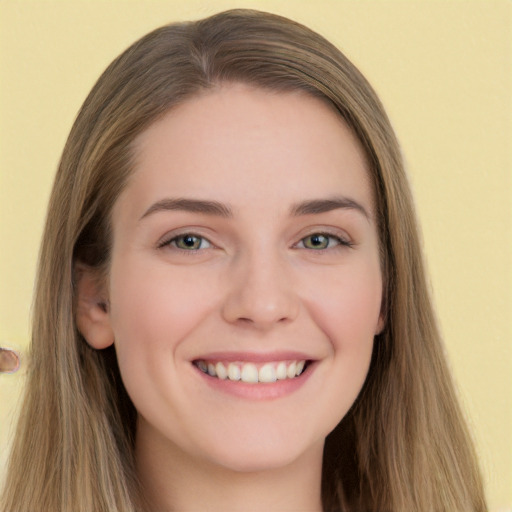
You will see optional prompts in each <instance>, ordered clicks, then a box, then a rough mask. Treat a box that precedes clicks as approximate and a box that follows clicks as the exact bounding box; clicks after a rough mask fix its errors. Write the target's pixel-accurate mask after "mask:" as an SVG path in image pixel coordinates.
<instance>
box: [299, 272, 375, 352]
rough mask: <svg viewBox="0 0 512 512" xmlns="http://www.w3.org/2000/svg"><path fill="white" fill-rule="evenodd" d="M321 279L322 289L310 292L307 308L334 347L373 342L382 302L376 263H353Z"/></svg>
mask: <svg viewBox="0 0 512 512" xmlns="http://www.w3.org/2000/svg"><path fill="white" fill-rule="evenodd" d="M323 282H325V283H326V286H324V287H323V288H322V289H321V290H320V289H318V288H316V289H315V290H314V291H311V292H310V293H309V297H310V298H309V310H310V312H311V314H312V315H313V316H314V318H315V322H316V324H317V325H318V326H319V327H320V328H321V329H322V330H323V331H324V332H325V334H326V335H327V336H328V338H329V339H330V340H331V343H332V348H333V350H337V349H343V350H345V351H350V350H354V351H357V350H359V349H362V348H363V347H364V346H368V345H369V344H370V345H372V344H373V337H374V336H375V334H376V333H377V330H378V325H379V318H380V311H381V302H382V277H381V273H380V268H379V266H378V263H377V264H372V265H360V266H352V267H350V268H347V269H346V271H342V272H339V273H337V274H336V275H334V276H333V275H331V276H330V279H329V280H327V279H326V280H324V281H323Z"/></svg>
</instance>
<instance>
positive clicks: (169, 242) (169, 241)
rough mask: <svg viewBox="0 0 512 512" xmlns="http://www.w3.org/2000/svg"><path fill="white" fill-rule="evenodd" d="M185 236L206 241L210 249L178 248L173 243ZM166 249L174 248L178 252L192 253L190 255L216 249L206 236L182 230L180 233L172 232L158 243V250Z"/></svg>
mask: <svg viewBox="0 0 512 512" xmlns="http://www.w3.org/2000/svg"><path fill="white" fill-rule="evenodd" d="M184 236H191V237H194V238H199V239H201V240H204V241H206V242H207V243H208V247H204V248H198V249H182V248H181V247H178V246H177V245H176V244H173V242H175V240H176V239H178V238H180V237H184ZM165 247H172V248H173V249H175V250H177V251H183V252H190V253H193V252H199V251H204V250H206V249H211V248H213V247H215V245H214V243H213V242H212V241H211V240H210V239H209V238H207V237H206V236H204V235H201V234H199V233H197V232H195V231H193V230H190V229H188V230H186V229H185V230H180V231H179V232H172V233H168V234H166V235H164V236H163V237H162V238H161V239H160V240H159V241H158V242H157V248H158V249H163V248H165Z"/></svg>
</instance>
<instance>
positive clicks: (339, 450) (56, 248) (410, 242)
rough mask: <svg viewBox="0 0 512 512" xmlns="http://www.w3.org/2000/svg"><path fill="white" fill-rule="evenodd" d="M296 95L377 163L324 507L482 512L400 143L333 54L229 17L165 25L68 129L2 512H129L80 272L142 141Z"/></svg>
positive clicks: (319, 44)
mask: <svg viewBox="0 0 512 512" xmlns="http://www.w3.org/2000/svg"><path fill="white" fill-rule="evenodd" d="M233 81H238V82H244V83H249V84H252V85H256V86H259V87H263V88H267V89H272V90H276V91H290V90H297V89H299V90H303V91H306V92H307V93H309V94H311V95H314V96H316V97H319V98H323V99H324V100H325V101H327V102H329V103H330V104H331V105H332V106H333V107H334V108H335V109H336V110H337V111H338V112H339V114H340V116H341V117H342V118H343V119H344V120H345V121H346V122H347V123H348V125H349V126H350V127H351V129H352V130H353V131H354V133H355V134H356V135H357V137H358V138H359V140H360V142H361V144H362V146H363V148H364V150H365V152H366V156H367V159H368V162H369V167H370V173H371V177H372V181H373V186H374V190H375V197H376V206H377V208H376V210H377V219H378V229H379V237H380V246H381V260H382V268H383V275H384V282H385V291H384V300H383V303H384V308H385V315H386V327H385V328H384V330H383V332H382V333H381V334H380V335H379V336H377V337H376V339H375V344H374V351H373V355H372V361H371V365H370V370H369V374H368V377H367V380H366V382H365V385H364V387H363V390H362V391H361V393H360V395H359V397H358V399H357V400H356V403H355V404H354V405H353V407H352V408H351V410H350V411H349V412H348V413H347V415H346V416H345V417H344V418H343V419H342V421H341V422H340V424H339V425H338V426H337V427H336V428H335V430H334V431H333V432H332V433H331V434H330V435H329V436H328V438H327V440H326V443H325V450H324V464H323V475H322V496H323V504H324V509H325V510H343V511H347V512H348V511H350V512H356V511H357V512H363V511H368V512H369V511H374V512H376V511H378V512H385V511H389V512H391V511H393V512H400V511H402V512H411V511H421V512H425V511H435V512H442V511H446V512H448V511H450V512H454V511H461V512H462V511H464V512H468V511H483V510H485V509H486V506H485V501H484V497H483V490H482V483H481V478H480V475H479V471H478V467H477V462H476V458H475V454H474V450H473V447H472V443H471V440H470V436H469V435H468V432H467V430H466V427H465V424H464V419H463V416H462V414H461V411H460V409H459V406H458V404H457V400H456V396H455V392H454V388H453V384H452V381H451V377H450V374H449V371H448V369H447V365H446V362H445V357H444V355H443V347H442V343H441V341H440V336H439V332H438V329H437V326H436V321H435V317H434V314H433V310H432V306H431V300H430V298H429V293H428V287H427V284H426V277H425V271H424V264H423V260H422V256H421V250H420V243H419V240H418V228H417V224H416V219H415V214H414V207H413V202H412V198H411V194H410V190H409V186H408V183H407V179H406V176H405V173H404V169H403V164H402V159H401V156H400V151H399V147H398V143H397V141H396V138H395V135H394V133H393V130H392V128H391V126H390V123H389V121H388V118H387V116H386V114H385V112H384V110H383V108H382V105H381V103H380V101H379V99H378V98H377V96H376V94H375V93H374V91H373V89H372V88H371V87H370V85H369V84H368V82H367V81H366V80H365V78H364V77H363V76H362V75H361V74H360V72H359V71H358V70H357V69H356V68H355V67H354V65H353V64H351V62H350V61H349V60H348V59H347V58H346V57H345V56H344V55H343V54H342V53H341V52H340V51H339V50H337V49H336V48H335V47H334V46H333V45H331V44H330V43H329V42H327V41H326V40H325V39H324V38H322V37H321V36H319V35H318V34H316V33H314V32H312V31H311V30H309V29H307V28H306V27H304V26H302V25H300V24H298V23H295V22H293V21H290V20H287V19H285V18H282V17H279V16H276V15H271V14H266V13H262V12H257V11H249V10H232V11H227V12H224V13H220V14H217V15H214V16H212V17H210V18H207V19H204V20H200V21H197V22H190V23H178V24H172V25H168V26H165V27H162V28H160V29H158V30H155V31H154V32H152V33H150V34H148V35H146V36H145V37H143V38H142V39H141V40H139V41H137V42H136V43H134V44H133V45H132V46H131V47H130V48H128V49H127V50H126V51H125V52H124V53H123V54H121V55H120V56H119V57H118V58H117V59H116V60H115V61H114V62H113V63H112V64H111V65H110V66H109V67H108V68H107V70H106V71H105V72H104V73H103V75H102V76H101V77H100V79H99V80H98V82H97V83H96V85H95V86H94V88H93V90H92V91H91V93H90V94H89V96H88V98H87V99H86V101H85V103H84V105H83V106H82V109H81V110H80V113H79V115H78V117H77V119H76V122H75V124H74V126H73V128H72V130H71V133H70V136H69V139H68V141H67V144H66V147H65V149H64V153H63V156H62V159H61V162H60V165H59V169H58V173H57V177H56V180H55V184H54V188H53V193H52V196H51V200H50V205H49V210H48V218H47V222H46V228H45V232H44V236H43V243H42V248H41V253H40V261H39V272H38V279H37V287H36V294H35V303H34V313H33V336H32V345H31V365H30V369H29V372H28V382H27V385H26V394H25V398H24V403H23V406H22V409H21V416H20V419H19V425H18V429H17V434H16V438H15V441H14V445H13V450H12V454H11V459H10V464H9V468H8V476H7V480H6V484H5V489H4V493H3V497H2V502H1V505H0V509H1V510H2V511H3V512H15V511H18V512H26V511H28V510H30V511H35V510H44V511H45V512H57V511H59V512H63V511H69V512H79V511H84V512H86V511H87V512H90V511H93V510H94V511H108V512H115V511H119V512H121V511H122V512H129V511H131V512H135V511H140V510H143V509H144V506H145V505H144V503H143V500H142V498H141V496H140V493H139V492H138V485H137V478H136V474H135V471H134V461H133V447H134V431H135V418H136V411H135V409H134V407H133V404H132V403H131V401H130V399H129V397H128V396H127V394H126V391H125V389H124V386H123V384H122V382H121V379H120V376H119V370H118V367H117V362H116V357H115V352H114V349H112V348H110V349H106V350H103V351H96V350H93V349H92V348H91V347H90V346H89V345H88V344H87V343H86V342H85V341H84V339H83V338H82V336H81V335H80V333H79V332H78V330H77V327H76V324H75V321H74V301H75V297H74V263H75V262H76V261H78V260H79V261H81V262H83V263H85V264H87V265H91V266H95V267H98V268H100V269H102V271H103V272H105V273H106V272H108V265H109V254H110V216H111V210H112V206H113V205H114V203H115V201H116V198H117V197H118V195H119V193H120V191H121V190H122V189H123V186H124V185H125V183H126V180H127V179H128V177H129V175H130V172H131V169H132V166H133V165H132V164H133V154H132V153H133V150H132V148H133V141H134V138H135V137H136V136H137V135H138V134H140V133H141V132H142V131H143V130H144V129H145V128H147V127H148V126H149V125H150V124H151V123H153V122H154V121H155V120H156V119H158V118H159V117H161V116H162V115H163V114H164V113H166V112H167V111H169V109H171V108H172V107H173V106H174V105H177V104H179V103H181V102H184V101H186V100H187V98H190V97H191V96H193V95H194V94H197V93H198V92H199V91H201V90H204V89H207V88H210V87H212V86H215V85H218V84H221V83H223V82H233Z"/></svg>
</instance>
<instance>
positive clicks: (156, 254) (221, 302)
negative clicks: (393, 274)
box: [89, 84, 382, 471]
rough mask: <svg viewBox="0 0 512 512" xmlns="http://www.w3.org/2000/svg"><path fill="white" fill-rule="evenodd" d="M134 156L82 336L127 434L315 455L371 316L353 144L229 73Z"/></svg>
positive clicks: (350, 377)
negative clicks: (99, 292) (100, 285)
mask: <svg viewBox="0 0 512 512" xmlns="http://www.w3.org/2000/svg"><path fill="white" fill-rule="evenodd" d="M136 155H137V158H136V163H135V171H134V173H133V175H132V176H131V178H130V180H129V182H128V184H127V186H126V188H125V189H124V191H123V193H122V194H121V196H120V198H119V199H118V201H117V203H116V204H115V207H114V211H113V249H112V260H111V268H110V276H109V285H108V290H107V293H108V299H109V302H110V309H109V311H108V312H106V313H105V315H106V319H107V322H108V329H110V331H111V333H112V336H111V339H109V335H108V334H105V335H104V336H103V338H102V337H101V336H99V337H98V338H97V339H101V340H102V341H101V343H100V342H98V343H96V346H98V348H101V346H100V345H102V344H103V345H102V346H105V345H106V344H108V343H109V342H112V341H113V340H114V339H115V346H116V351H117V355H118V360H119V366H120V370H121V374H122V377H123V381H124V383H125V386H126V389H127V391H128V393H129V395H130V397H131V399H132V400H133V403H134V405H135V407H136V408H137V410H138V413H139V421H138V432H137V440H138V441H137V442H139V441H140V442H145V443H146V444H148V445H151V443H153V446H158V447H159V448H158V449H159V450H160V449H161V450H164V451H165V450H169V452H173V453H174V452H179V453H181V454H185V456H186V457H190V458H192V459H194V460H203V461H205V462H206V461H208V462H209V463H212V464H217V465H220V466H224V467H227V468H231V469H235V470H242V471H249V470H260V469H265V468H274V467H278V466H283V465H286V464H289V463H291V462H293V461H296V460H300V459H301V458H303V459H307V458H308V457H318V456H320V457H321V452H322V448H323V442H324V439H325V437H326V435H327V434H328V433H329V432H330V431H331V430H332V429H333V428H334V427H335V426H336V424H337V423H338V422H339V421H340V420H341V418H342V417H343V416H344V415H345V413H346V412H347V411H348V409H349V408H350V406H351V405H352V404H353V402H354V400H355V399H356V397H357V395H358V393H359V391H360V389H361V387H362V385H363V382H364V380H365V377H366V375H367V371H368V366H369V362H370V357H371V353H372V347H373V338H374V336H375V334H376V333H378V332H379V330H380V329H381V318H380V309H381V296H382V279H381V271H380V263H379V256H378V254H379V251H378V237H377V231H376V222H375V218H374V206H373V197H372V187H371V184H370V181H369V178H368V171H367V167H366V163H365V158H364V154H363V151H362V149H361V147H360V145H359V143H358V141H357V140H356V139H355V137H354V136H353V135H352V133H351V131H350V130H349V129H348V128H347V126H346V125H345V124H344V122H343V121H342V119H341V118H340V117H339V116H338V115H337V114H336V113H334V112H333V111H332V110H331V109H330V108H329V107H328V106H326V105H325V104H324V103H322V102H321V101H320V100H318V99H315V98H313V97H310V96H307V95H305V94H304V93H273V92H269V91H264V90H260V89H255V88H251V87H249V86H244V85H240V84H238V85H224V86H221V87H219V88H217V89H215V90H213V91H208V92H204V93H203V94H202V95H200V96H197V97H195V98H193V99H191V100H189V101H188V102H186V103H184V104H182V105H180V106H178V107H177V108H175V109H173V110H172V111H170V112H169V113H168V114H167V115H166V116H165V117H163V118H162V119H161V120H159V121H158V122H156V123H155V124H153V125H152V126H151V127H150V128H149V129H147V130H146V131H145V132H144V133H143V134H142V135H141V136H140V137H139V138H138V139H137V141H136ZM89 342H91V344H93V345H94V336H91V337H89Z"/></svg>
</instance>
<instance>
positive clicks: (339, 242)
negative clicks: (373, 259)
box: [158, 231, 354, 253]
mask: <svg viewBox="0 0 512 512" xmlns="http://www.w3.org/2000/svg"><path fill="white" fill-rule="evenodd" d="M312 237H323V238H325V239H327V240H328V244H327V247H321V248H314V247H306V246H305V243H304V241H305V240H307V239H308V238H312ZM185 238H194V239H196V240H199V241H200V245H199V247H197V248H193V247H191V248H186V249H185V248H183V247H178V245H177V243H178V241H179V240H180V239H185ZM332 241H334V242H335V244H334V245H332V244H331V242H332ZM203 242H206V243H207V244H208V247H201V245H203ZM299 244H302V247H299V248H302V249H306V250H308V251H313V252H321V251H326V250H328V249H329V250H336V249H341V248H343V247H348V248H350V247H352V246H353V245H354V244H353V243H352V242H350V241H348V240H346V239H344V238H342V237H340V236H337V235H333V234H332V233H325V232H321V231H318V232H314V233H311V234H309V235H307V236H305V237H303V238H301V239H300V240H299V242H298V243H297V244H295V245H294V247H297V246H299ZM167 246H171V247H173V249H175V250H178V251H182V252H186V253H194V252H198V251H200V250H205V249H210V248H212V247H213V244H212V243H211V242H210V241H209V240H208V239H207V238H205V237H203V236H201V235H196V234H195V233H182V234H180V235H176V236H173V237H172V238H170V239H165V240H163V241H162V242H160V243H159V244H158V248H159V249H161V248H163V247H167Z"/></svg>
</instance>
